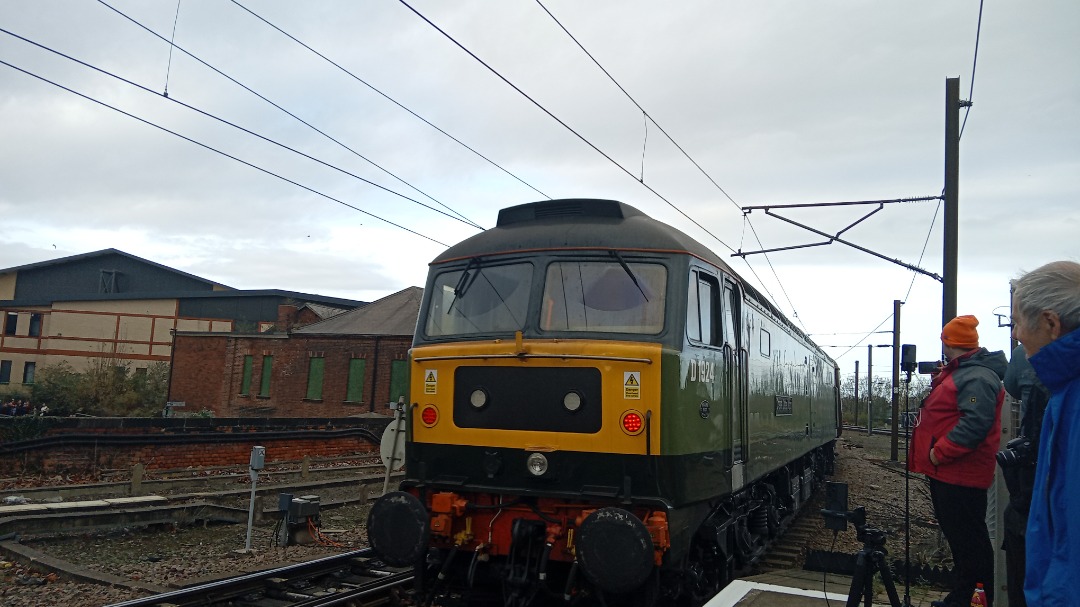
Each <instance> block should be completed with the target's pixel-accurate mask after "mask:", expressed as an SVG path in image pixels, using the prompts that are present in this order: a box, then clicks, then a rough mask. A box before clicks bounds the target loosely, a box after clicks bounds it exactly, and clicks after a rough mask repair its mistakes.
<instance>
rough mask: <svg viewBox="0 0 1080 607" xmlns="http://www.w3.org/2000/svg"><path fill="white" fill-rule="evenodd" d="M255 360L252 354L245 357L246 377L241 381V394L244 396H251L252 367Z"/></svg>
mask: <svg viewBox="0 0 1080 607" xmlns="http://www.w3.org/2000/svg"><path fill="white" fill-rule="evenodd" d="M254 358H255V357H254V356H252V355H250V354H248V355H246V356H244V375H243V377H241V379H240V394H241V395H243V396H248V395H249V394H251V366H252V360H253V359H254Z"/></svg>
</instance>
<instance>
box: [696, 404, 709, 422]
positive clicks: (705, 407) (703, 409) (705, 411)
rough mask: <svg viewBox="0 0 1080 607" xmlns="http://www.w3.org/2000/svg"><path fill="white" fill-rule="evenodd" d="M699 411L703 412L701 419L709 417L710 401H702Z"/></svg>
mask: <svg viewBox="0 0 1080 607" xmlns="http://www.w3.org/2000/svg"><path fill="white" fill-rule="evenodd" d="M698 413H700V414H701V419H709V401H707V400H703V401H701V405H699V406H698Z"/></svg>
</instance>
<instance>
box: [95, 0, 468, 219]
mask: <svg viewBox="0 0 1080 607" xmlns="http://www.w3.org/2000/svg"><path fill="white" fill-rule="evenodd" d="M98 3H100V4H101V5H103V6H105V7H106V8H108V9H109V10H111V11H113V12H115V13H116V14H118V15H120V16H121V17H123V18H125V19H127V20H128V21H130V22H131V23H133V24H135V25H137V26H139V27H140V28H142V29H143V30H145V31H146V32H148V33H150V34H151V35H153V36H155V37H157V38H158V39H160V40H162V41H163V42H165V43H166V44H168V45H169V49H170V52H171V49H173V48H176V50H178V51H180V52H181V53H184V54H185V55H187V56H188V57H190V58H192V59H194V60H195V61H197V62H198V63H200V64H202V65H203V66H205V67H206V68H208V69H210V70H212V71H213V72H215V73H216V74H218V75H219V76H221V77H223V78H225V79H226V80H228V81H230V82H232V83H233V84H235V85H237V86H239V87H240V88H242V89H244V90H245V91H247V92H249V93H251V94H252V95H255V96H256V97H258V98H259V99H262V100H263V101H265V102H266V103H268V104H270V105H271V106H273V107H274V108H276V109H278V110H280V111H281V112H284V113H285V114H287V115H288V116H290V117H291V118H293V119H294V120H297V121H298V122H300V123H301V124H303V125H304V126H306V127H308V128H309V129H311V130H313V131H315V132H316V133H318V134H320V135H322V136H323V137H325V138H326V139H328V140H330V141H332V142H334V143H335V144H337V145H338V146H340V147H341V148H343V149H345V150H346V151H348V152H350V153H351V154H353V155H355V156H356V157H358V158H360V159H361V160H363V161H365V162H367V163H369V164H370V165H371V166H373V167H375V168H376V169H378V170H380V171H382V172H383V173H386V174H387V175H389V176H390V177H393V178H394V179H396V180H398V181H399V182H401V183H402V184H404V185H406V186H407V187H409V188H412V189H413V190H414V191H416V192H418V193H419V194H421V195H423V196H424V197H426V198H427V199H429V200H431V201H433V202H435V203H436V204H438V205H440V206H442V207H443V208H445V209H447V210H448V211H450V212H452V213H454V214H455V215H457V216H458V217H460V218H461V220H463V221H464V222H465V223H467V224H469V225H471V226H473V227H475V228H477V229H480V230H482V229H484V228H483V226H481V225H480V224H478V223H476V222H475V221H472V220H471V219H469V218H467V217H465V216H464V215H462V214H461V213H458V212H457V211H455V210H454V209H452V208H450V207H449V206H448V205H446V204H444V203H442V202H440V201H438V200H436V199H435V198H433V197H432V196H430V195H428V194H427V193H426V192H423V191H422V190H420V189H419V188H417V187H416V186H414V185H413V184H411V183H409V182H408V181H406V180H404V179H402V178H401V177H399V176H398V175H396V174H394V173H393V172H391V171H389V170H388V169H386V168H384V167H382V166H380V165H379V164H378V163H376V162H374V161H373V160H371V159H370V158H367V157H366V156H364V155H363V154H361V153H360V152H357V151H356V150H354V149H352V148H351V147H349V146H348V145H346V144H345V143H343V142H341V141H340V140H338V139H336V138H335V137H333V136H331V135H330V134H328V133H326V132H325V131H323V130H322V129H320V128H318V127H316V126H315V125H313V124H311V123H310V122H308V121H306V120H304V119H303V118H301V117H300V116H298V115H296V114H294V113H293V112H290V111H289V110H288V109H286V108H284V107H282V106H281V105H279V104H277V103H275V102H274V101H272V100H271V99H269V98H267V97H266V96H264V95H262V94H261V93H259V92H258V91H256V90H254V89H252V88H251V87H249V86H247V85H246V84H244V83H242V82H240V81H239V80H237V79H236V78H233V77H232V76H230V75H229V74H226V73H225V72H223V71H221V70H220V69H218V68H217V67H215V66H213V65H211V64H210V63H208V62H206V61H204V60H203V59H202V58H200V57H198V56H196V55H195V54H193V53H191V52H189V51H188V50H186V49H185V48H183V47H182V46H179V45H176V44H174V43H173V42H172V41H170V40H169V39H167V38H165V37H164V36H162V35H161V34H159V33H157V32H156V31H154V30H153V29H151V28H150V27H147V26H146V25H144V24H143V23H141V22H139V21H138V20H137V19H135V18H133V17H131V16H130V15H128V14H126V13H124V12H123V11H121V10H119V9H117V8H116V7H114V6H112V5H110V4H109V3H107V2H105V1H104V0H98ZM409 200H413V199H411V198H409ZM413 201H414V202H416V201H415V200H413ZM418 204H420V203H418ZM424 206H427V205H424ZM428 208H431V207H428Z"/></svg>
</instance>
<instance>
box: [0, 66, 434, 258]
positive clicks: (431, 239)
mask: <svg viewBox="0 0 1080 607" xmlns="http://www.w3.org/2000/svg"><path fill="white" fill-rule="evenodd" d="M0 65H6V66H8V67H10V68H11V69H14V70H16V71H19V72H22V73H24V74H26V75H27V76H30V77H32V78H37V79H38V80H41V81H42V82H45V83H48V84H51V85H53V86H55V87H57V88H59V89H61V90H64V91H67V92H69V93H71V94H73V95H77V96H79V97H82V98H83V99H86V100H87V101H90V102H92V103H96V104H98V105H100V106H102V107H106V108H108V109H110V110H113V111H114V112H118V113H120V114H123V115H124V116H127V117H129V118H133V119H135V120H138V121H139V122H142V123H143V124H146V125H148V126H151V127H154V128H155V129H158V130H160V131H164V132H166V133H168V134H170V135H173V136H175V137H179V138H180V139H183V140H185V141H188V142H190V143H194V144H195V145H197V146H199V147H201V148H204V149H207V150H209V151H211V152H214V153H216V154H220V155H222V156H224V157H226V158H229V159H231V160H235V161H236V162H239V163H240V164H243V165H246V166H248V167H251V168H253V169H255V170H257V171H260V172H262V173H265V174H267V175H270V176H271V177H276V178H277V179H280V180H282V181H285V182H287V183H291V184H292V185H295V186H296V187H298V188H302V189H304V190H307V191H308V192H311V193H312V194H315V195H317V196H321V197H323V198H326V199H327V200H332V201H333V202H336V203H338V204H340V205H342V206H344V207H348V208H350V209H352V210H354V211H357V212H360V213H363V214H364V215H367V216H369V217H372V218H374V219H378V220H379V221H382V222H383V223H387V224H389V225H391V226H393V227H395V228H399V229H402V230H405V231H406V232H409V233H410V234H414V235H416V236H419V237H421V238H424V239H426V240H430V241H431V242H434V243H435V244H438V245H442V246H443V247H448V246H449V245H447V244H446V243H444V242H440V241H438V240H436V239H434V238H432V237H430V236H427V235H425V234H421V233H420V232H417V231H416V230H413V229H410V228H407V227H405V226H403V225H401V224H398V223H394V222H393V221H390V220H389V219H386V218H384V217H380V216H378V215H376V214H374V213H371V212H370V211H365V210H364V209H361V208H359V207H357V206H354V205H351V204H349V203H347V202H345V201H343V200H340V199H338V198H334V197H333V196H330V195H329V194H324V193H323V192H320V191H318V190H316V189H314V188H312V187H309V186H306V185H304V184H302V183H300V182H298V181H294V180H292V179H289V178H288V177H285V176H283V175H279V174H277V173H275V172H273V171H270V170H268V169H265V168H263V167H260V166H258V165H256V164H254V163H251V162H248V161H246V160H243V159H242V158H239V157H237V156H233V155H232V154H229V153H227V152H224V151H222V150H219V149H217V148H215V147H213V146H210V145H207V144H205V143H202V142H201V141H197V140H195V139H192V138H191V137H188V136H186V135H182V134H180V133H178V132H176V131H173V130H171V129H168V128H166V127H163V126H161V125H159V124H156V123H154V122H151V121H150V120H147V119H145V118H142V117H140V116H136V115H135V114H132V113H130V112H127V111H124V110H122V109H120V108H118V107H116V106H113V105H110V104H108V103H105V102H104V101H101V100H99V99H95V98H94V97H91V96H89V95H87V94H85V93H81V92H79V91H76V90H74V89H72V88H69V87H66V86H64V85H62V84H60V83H58V82H55V81H53V80H49V79H48V78H45V77H44V76H41V75H39V74H35V73H33V72H31V71H28V70H25V69H23V68H21V67H19V66H17V65H14V64H11V63H8V62H7V61H4V60H3V59H0Z"/></svg>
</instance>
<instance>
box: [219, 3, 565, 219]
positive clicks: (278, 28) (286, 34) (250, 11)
mask: <svg viewBox="0 0 1080 607" xmlns="http://www.w3.org/2000/svg"><path fill="white" fill-rule="evenodd" d="M232 3H233V4H235V5H236V6H238V7H240V8H242V9H244V10H245V11H247V12H248V13H250V14H251V15H252V16H253V17H255V18H256V19H258V20H260V21H262V22H263V23H265V24H266V25H268V26H270V27H272V28H273V29H275V30H277V31H278V32H280V33H281V34H282V35H284V36H285V37H286V38H289V39H290V40H292V41H293V42H295V43H297V44H299V45H300V46H302V47H304V48H306V49H307V50H309V51H311V52H312V53H315V55H316V56H318V57H320V58H321V59H323V60H324V61H326V62H327V63H329V64H330V65H332V66H334V67H336V68H338V69H339V70H341V71H342V72H344V73H345V74H347V75H348V76H350V77H351V78H353V79H354V80H356V81H357V82H359V83H360V84H363V85H364V86H366V87H368V88H369V89H371V90H372V91H374V92H376V93H378V94H379V95H382V97H383V98H385V99H386V100H387V101H389V102H390V103H393V104H394V105H396V106H398V107H399V108H401V109H403V110H405V111H406V112H408V113H409V114H412V115H413V116H414V117H415V118H417V119H418V120H420V121H422V122H423V123H424V124H426V125H428V126H430V127H431V128H433V129H435V130H436V131H438V132H440V133H442V134H443V135H445V136H446V137H449V138H450V139H451V140H452V141H454V142H455V143H457V144H458V145H460V146H461V147H463V148H465V149H466V150H468V151H470V152H472V153H473V154H475V155H476V156H478V157H479V158H480V159H482V160H484V161H485V162H487V163H488V164H490V165H491V166H493V167H495V168H497V169H499V170H500V171H502V172H504V173H506V174H507V175H509V176H510V177H513V178H514V179H516V180H517V181H518V182H520V183H521V184H522V185H524V186H525V187H527V188H529V189H530V190H532V191H534V192H536V193H537V194H539V195H541V196H543V197H544V198H547V199H549V200H550V199H551V197H550V196H548V195H547V194H545V193H543V192H541V191H540V190H539V189H537V188H536V187H535V186H533V185H532V184H530V183H529V182H527V181H525V180H524V179H522V178H521V177H519V176H517V175H515V174H514V173H513V172H511V171H510V170H509V169H506V168H505V167H503V166H501V165H500V164H499V163H497V162H495V161H494V160H492V159H490V158H488V157H487V156H485V155H483V154H481V153H480V152H478V151H477V150H476V149H474V148H472V147H471V146H469V145H468V144H466V143H465V142H463V141H461V140H460V139H458V138H457V137H454V136H453V135H451V134H450V133H448V132H446V131H445V130H443V129H442V128H440V127H438V126H437V125H435V124H434V123H432V122H431V121H430V120H428V119H427V118H424V117H423V116H421V115H420V114H417V113H416V112H414V111H413V110H411V109H409V108H408V107H406V106H405V105H404V104H402V103H401V102H399V101H398V100H396V99H394V98H393V97H391V96H389V95H387V94H386V93H384V92H382V91H381V90H379V89H378V88H376V87H375V86H374V85H372V84H371V83H369V82H367V81H366V80H364V79H363V78H360V77H359V76H357V75H356V74H354V73H352V72H351V71H349V70H348V69H346V68H345V67H343V66H342V65H341V64H339V63H337V62H336V61H334V60H333V59H330V58H329V57H327V56H326V55H324V54H322V53H320V52H319V51H317V50H315V49H314V48H312V47H311V46H309V45H308V44H307V43H305V42H303V41H301V40H300V39H299V38H297V37H296V36H293V35H292V34H290V33H288V32H286V31H285V30H283V29H281V28H280V27H278V26H277V25H275V24H273V23H271V22H270V21H269V20H267V19H266V18H265V17H263V16H261V15H259V14H258V13H256V12H255V11H253V10H251V9H249V8H248V7H246V6H244V5H243V4H240V3H239V2H237V0H232Z"/></svg>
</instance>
